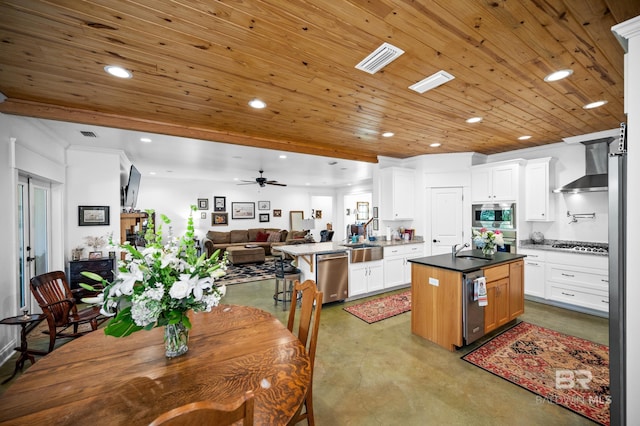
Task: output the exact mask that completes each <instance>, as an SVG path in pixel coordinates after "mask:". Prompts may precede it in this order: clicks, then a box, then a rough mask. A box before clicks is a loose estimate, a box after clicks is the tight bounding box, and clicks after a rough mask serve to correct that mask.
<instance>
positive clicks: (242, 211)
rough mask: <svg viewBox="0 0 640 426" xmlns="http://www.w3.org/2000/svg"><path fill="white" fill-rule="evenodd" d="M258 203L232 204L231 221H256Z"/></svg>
mask: <svg viewBox="0 0 640 426" xmlns="http://www.w3.org/2000/svg"><path fill="white" fill-rule="evenodd" d="M255 218H256V203H231V219H255Z"/></svg>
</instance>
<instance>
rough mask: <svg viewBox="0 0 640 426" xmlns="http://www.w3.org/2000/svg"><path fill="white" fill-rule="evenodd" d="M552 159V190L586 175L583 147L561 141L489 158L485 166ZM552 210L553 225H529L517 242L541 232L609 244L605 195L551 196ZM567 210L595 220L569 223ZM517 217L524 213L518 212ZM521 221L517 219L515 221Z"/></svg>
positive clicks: (546, 236) (553, 235) (595, 193)
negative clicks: (520, 160) (512, 161)
mask: <svg viewBox="0 0 640 426" xmlns="http://www.w3.org/2000/svg"><path fill="white" fill-rule="evenodd" d="M543 157H553V158H554V161H553V163H552V167H551V179H552V180H553V182H554V184H555V187H560V186H562V185H565V184H567V183H569V182H572V181H574V180H575V179H577V178H579V177H581V176H584V174H585V147H584V145H582V144H580V143H579V144H568V143H564V142H560V143H555V144H550V145H544V146H540V147H535V148H527V149H521V150H517V151H509V152H505V153H501V154H494V155H489V156H488V157H487V162H488V163H493V162H496V161H503V160H512V159H516V158H524V159H525V160H531V159H535V158H543ZM551 197H552V198H553V201H554V205H555V209H554V217H555V221H553V222H529V223H528V225H529V227H528V229H526V230H524V231H526V232H522V233H520V234H519V235H518V239H520V240H522V239H526V238H527V237H528V235H524V234H529V233H530V232H533V231H539V232H542V233H543V234H544V236H545V238H547V239H552V240H571V241H588V242H601V243H606V242H607V241H608V222H609V215H608V209H609V206H608V197H607V193H606V192H593V193H582V194H555V193H554V194H551ZM567 211H570V212H571V213H596V217H595V219H580V220H579V221H578V222H577V223H572V224H569V222H570V219H569V218H567ZM518 214H524V212H523V211H522V210H521V211H520V212H519V213H518ZM518 221H519V222H520V219H519V220H518Z"/></svg>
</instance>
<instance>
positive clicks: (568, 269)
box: [545, 252, 609, 312]
mask: <svg viewBox="0 0 640 426" xmlns="http://www.w3.org/2000/svg"><path fill="white" fill-rule="evenodd" d="M545 275H546V289H545V291H546V294H547V298H548V299H550V300H555V301H558V302H563V303H569V304H571V305H576V306H582V307H584V308H589V309H594V310H598V311H603V312H607V311H608V310H609V270H608V258H607V257H606V256H593V255H583V254H572V253H555V252H550V253H547V265H546V270H545Z"/></svg>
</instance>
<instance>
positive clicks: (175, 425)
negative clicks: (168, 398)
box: [149, 391, 253, 426]
mask: <svg viewBox="0 0 640 426" xmlns="http://www.w3.org/2000/svg"><path fill="white" fill-rule="evenodd" d="M240 420H242V424H243V425H244V426H249V425H252V424H253V392H252V391H247V392H246V393H245V394H244V396H243V397H242V398H240V399H239V400H238V401H236V402H233V403H230V404H220V403H217V402H214V401H201V402H192V403H190V404H186V405H183V406H181V407H178V408H174V409H173V410H170V411H167V412H166V413H164V414H162V415H160V416H159V417H157V418H156V419H155V420H154V421H153V422H152V423H151V424H150V425H149V426H161V425H162V426H195V425H198V426H207V425H210V426H226V425H230V424H233V423H235V422H237V421H240Z"/></svg>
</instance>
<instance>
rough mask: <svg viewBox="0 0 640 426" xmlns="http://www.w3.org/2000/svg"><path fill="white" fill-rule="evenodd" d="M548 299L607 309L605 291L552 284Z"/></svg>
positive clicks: (607, 299)
mask: <svg viewBox="0 0 640 426" xmlns="http://www.w3.org/2000/svg"><path fill="white" fill-rule="evenodd" d="M550 299H552V300H557V301H559V302H566V303H570V304H572V305H579V306H584V307H585V308H591V309H597V310H599V311H608V310H609V295H608V294H607V292H604V291H599V290H590V289H585V288H575V287H572V286H563V285H557V284H552V285H551V296H550Z"/></svg>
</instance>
